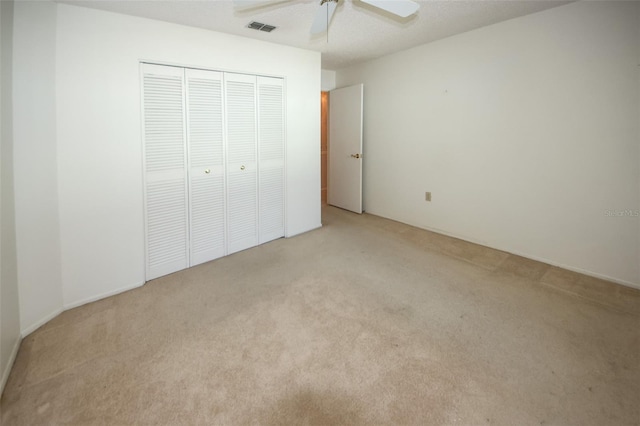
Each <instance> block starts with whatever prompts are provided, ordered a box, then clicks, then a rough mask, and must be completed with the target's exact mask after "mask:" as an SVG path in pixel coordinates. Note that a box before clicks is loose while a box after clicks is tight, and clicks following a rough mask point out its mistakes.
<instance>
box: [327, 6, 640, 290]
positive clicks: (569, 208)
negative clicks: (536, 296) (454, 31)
mask: <svg viewBox="0 0 640 426" xmlns="http://www.w3.org/2000/svg"><path fill="white" fill-rule="evenodd" d="M639 32H640V3H637V2H577V3H571V4H568V5H565V6H561V7H558V8H553V9H549V10H547V11H543V12H540V13H537V14H533V15H528V16H524V17H521V18H516V19H513V20H510V21H506V22H503V23H499V24H496V25H493V26H490V27H485V28H481V29H478V30H474V31H470V32H468V33H465V34H461V35H457V36H454V37H450V38H447V39H444V40H441V41H438V42H434V43H430V44H427V45H423V46H420V47H417V48H414V49H411V50H407V51H404V52H401V53H398V54H395V55H392V56H388V57H385V58H381V59H378V60H374V61H371V62H368V63H365V64H362V65H359V66H354V67H352V68H347V69H344V70H339V71H338V72H337V85H338V87H342V86H347V85H350V84H355V83H364V88H365V95H364V97H365V113H364V114H365V116H364V121H365V130H364V138H365V142H364V144H365V146H364V153H365V156H364V159H365V160H364V182H365V183H364V186H365V192H364V200H365V207H366V210H367V211H368V212H370V213H373V214H377V215H381V216H385V217H389V218H393V219H396V220H399V221H403V222H406V223H409V224H413V225H416V226H419V227H423V228H428V229H433V230H438V231H440V232H443V233H447V234H451V235H454V236H458V237H460V238H463V239H467V240H470V241H475V242H479V243H481V244H485V245H488V246H492V247H496V248H499V249H502V250H506V251H509V252H512V253H517V254H521V255H524V256H527V257H530V258H533V259H538V260H542V261H545V262H548V263H551V264H555V265H560V266H564V267H567V268H569V269H573V270H578V271H583V272H586V273H588V274H591V275H595V276H600V277H604V278H609V279H612V280H614V281H617V282H620V283H625V284H628V285H634V286H639V287H640V271H639V267H640V266H639V263H640V262H638V259H640V253H639V252H640V249H639V240H640V233H639V224H638V222H639V220H640V219H639V218H638V217H628V216H627V217H608V216H607V215H606V211H608V210H618V211H621V210H627V209H629V210H633V211H638V209H640V201H639V200H640V162H639V158H640V156H639V147H640V129H639V120H638V117H639V114H640V111H639V109H640V102H639V92H638V84H639V75H640V74H639V68H638V65H639V64H640V33H639ZM425 191H431V192H432V193H433V201H432V202H431V203H427V202H425V201H424V192H425Z"/></svg>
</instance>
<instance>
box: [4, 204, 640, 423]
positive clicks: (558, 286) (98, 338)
mask: <svg viewBox="0 0 640 426" xmlns="http://www.w3.org/2000/svg"><path fill="white" fill-rule="evenodd" d="M323 223H324V227H323V228H322V229H319V230H316V231H313V232H309V233H307V234H304V235H300V236H298V237H295V238H291V239H288V240H284V239H282V240H278V241H274V242H272V243H269V244H266V245H263V246H260V247H257V248H254V249H251V250H247V251H244V252H241V253H237V254H234V255H232V256H228V257H226V258H222V259H219V260H216V261H214V262H210V263H208V264H204V265H200V266H197V267H195V268H191V269H189V270H186V271H182V272H179V273H176V274H173V275H170V276H167V277H163V278H160V279H157V280H154V281H151V282H149V283H148V284H147V285H145V286H143V287H141V288H139V289H136V290H133V291H129V292H127V293H123V294H120V295H118V296H114V297H110V298H108V299H105V300H101V301H99V302H95V303H92V304H90V305H85V306H82V307H80V308H76V309H73V310H70V311H67V312H64V313H63V314H61V315H60V316H58V317H57V318H55V319H54V320H52V321H51V322H49V323H48V324H46V325H45V326H43V327H42V328H40V329H39V330H37V331H36V332H34V333H32V334H31V335H29V336H28V337H27V338H25V339H24V341H23V343H22V346H21V348H20V352H19V354H18V358H17V360H16V364H15V366H14V369H13V371H12V373H11V376H10V378H9V382H8V384H7V387H6V389H5V392H4V395H3V397H2V401H1V405H0V407H1V409H2V414H1V418H2V421H3V423H2V424H3V425H38V424H79V425H88V424H114V425H125V424H171V425H176V424H189V425H196V424H248V423H251V424H265V425H270V424H321V425H332V424H335V425H354V424H421V425H422V424H461V425H486V424H503V425H514V424H518V425H544V424H563V425H564V424H573V425H613V424H615V425H623V424H624V425H628V424H639V423H640V403H639V402H640V292H639V291H635V290H631V289H628V288H624V287H622V286H618V285H615V284H611V283H607V282H604V281H600V280H597V279H594V278H589V277H585V276H582V275H579V274H575V273H572V272H567V271H564V270H562V269H558V268H555V267H550V266H548V265H545V264H541V263H537V262H534V261H530V260H527V259H523V258H519V257H517V256H513V255H509V254H507V253H503V252H500V251H496V250H491V249H487V248H484V247H481V246H477V245H473V244H469V243H465V242H462V241H460V240H455V239H452V238H448V237H444V236H441V235H437V234H434V233H430V232H427V231H422V230H418V229H415V228H412V227H409V226H407V225H403V224H400V223H397V222H392V221H389V220H385V219H381V218H378V217H375V216H371V215H366V214H365V215H362V216H358V215H354V214H352V213H348V212H344V211H342V210H338V209H335V208H330V207H328V208H325V211H324V217H323Z"/></svg>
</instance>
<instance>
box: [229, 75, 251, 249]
mask: <svg viewBox="0 0 640 426" xmlns="http://www.w3.org/2000/svg"><path fill="white" fill-rule="evenodd" d="M224 78H225V95H226V119H227V224H228V225H227V233H228V234H227V235H228V253H235V252H237V251H240V250H244V249H247V248H249V247H253V246H256V245H258V161H257V160H258V158H257V131H256V130H257V129H256V76H252V75H246V74H225V75H224Z"/></svg>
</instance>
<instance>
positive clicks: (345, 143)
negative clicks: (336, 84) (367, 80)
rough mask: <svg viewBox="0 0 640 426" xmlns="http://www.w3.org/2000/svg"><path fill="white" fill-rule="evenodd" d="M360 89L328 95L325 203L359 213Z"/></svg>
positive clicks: (360, 183) (360, 86)
mask: <svg viewBox="0 0 640 426" xmlns="http://www.w3.org/2000/svg"><path fill="white" fill-rule="evenodd" d="M363 93H364V89H363V85H362V84H357V85H355V86H349V87H344V88H342V89H336V90H332V91H331V93H330V95H329V187H328V194H327V202H328V203H329V204H331V205H332V206H336V207H340V208H343V209H346V210H350V211H352V212H356V213H362V103H363Z"/></svg>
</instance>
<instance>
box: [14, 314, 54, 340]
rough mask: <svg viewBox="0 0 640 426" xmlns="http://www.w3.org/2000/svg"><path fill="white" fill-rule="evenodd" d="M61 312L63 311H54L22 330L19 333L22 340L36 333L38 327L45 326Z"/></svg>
mask: <svg viewBox="0 0 640 426" xmlns="http://www.w3.org/2000/svg"><path fill="white" fill-rule="evenodd" d="M62 311H64V309H56V310H55V311H53V312H51V313H50V314H49V315H47V316H45V317H44V318H41V319H40V320H38V321H36V322H35V323H33V324H31V325H30V326H28V327H26V328H23V329H22V330H21V331H20V334H21V335H22V338H23V339H24V338H25V337H27V336H28V335H30V334H31V333H33V332H34V331H36V330H37V329H39V328H40V327H42V326H43V325H45V324H46V323H48V322H49V321H51V320H52V319H54V318H55V317H57V316H58V315H60V314H61V313H62Z"/></svg>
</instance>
